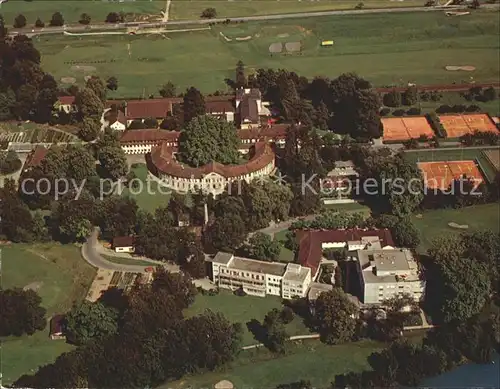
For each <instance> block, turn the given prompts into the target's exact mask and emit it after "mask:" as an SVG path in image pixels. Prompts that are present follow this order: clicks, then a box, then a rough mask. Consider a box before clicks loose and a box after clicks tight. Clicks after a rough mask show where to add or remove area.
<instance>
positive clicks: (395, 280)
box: [355, 248, 425, 304]
mask: <svg viewBox="0 0 500 389" xmlns="http://www.w3.org/2000/svg"><path fill="white" fill-rule="evenodd" d="M355 257H356V259H357V263H358V274H359V277H360V282H361V287H362V290H363V303H365V304H380V303H382V302H383V301H384V300H387V299H389V298H392V297H395V296H398V295H401V294H409V295H411V296H413V298H414V299H415V301H419V300H422V299H423V297H424V292H425V280H424V279H423V278H422V277H421V275H420V272H419V268H418V264H417V262H416V261H415V259H414V257H413V254H412V252H411V251H410V250H409V249H404V248H398V249H388V250H358V251H356V254H355Z"/></svg>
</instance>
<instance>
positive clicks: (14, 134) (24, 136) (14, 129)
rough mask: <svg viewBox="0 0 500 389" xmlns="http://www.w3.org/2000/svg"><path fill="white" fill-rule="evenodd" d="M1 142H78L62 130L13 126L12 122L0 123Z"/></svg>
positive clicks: (33, 125)
mask: <svg viewBox="0 0 500 389" xmlns="http://www.w3.org/2000/svg"><path fill="white" fill-rule="evenodd" d="M2 141H7V142H18V143H65V142H80V141H79V139H78V137H77V136H76V135H73V134H71V133H69V132H66V131H64V130H60V129H56V128H49V127H48V126H46V125H39V124H36V123H22V124H21V125H15V124H13V123H12V122H3V123H0V142H2Z"/></svg>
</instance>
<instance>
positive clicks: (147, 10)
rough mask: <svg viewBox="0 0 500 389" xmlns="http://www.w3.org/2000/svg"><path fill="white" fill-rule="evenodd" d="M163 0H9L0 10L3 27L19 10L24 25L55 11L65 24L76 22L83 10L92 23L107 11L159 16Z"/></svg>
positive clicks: (138, 16) (130, 16) (134, 16)
mask: <svg viewBox="0 0 500 389" xmlns="http://www.w3.org/2000/svg"><path fill="white" fill-rule="evenodd" d="M165 5H166V1H157V0H155V1H150V0H133V1H130V0H125V1H107V0H104V1H103V0H90V1H89V0H69V1H57V2H53V1H25V0H9V1H8V2H6V3H3V4H2V5H1V8H0V13H1V14H2V15H3V17H4V20H5V25H6V27H8V28H10V29H12V25H13V23H14V18H15V17H16V16H17V15H19V14H20V13H22V14H23V15H24V16H25V17H26V21H27V26H33V25H34V24H35V21H36V19H37V18H38V17H39V18H40V19H41V20H42V21H43V22H45V25H46V26H48V25H49V21H50V18H51V17H52V15H53V14H54V12H60V13H61V14H62V15H63V18H64V21H65V23H66V24H77V23H78V21H79V20H80V15H81V14H82V13H87V14H89V15H90V17H91V18H92V19H91V24H96V23H103V22H104V20H105V19H106V15H108V13H110V12H117V13H120V12H124V13H125V14H126V15H127V19H131V20H135V19H138V20H139V19H142V18H148V17H158V18H160V17H161V14H160V11H162V10H165Z"/></svg>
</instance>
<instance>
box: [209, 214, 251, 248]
mask: <svg viewBox="0 0 500 389" xmlns="http://www.w3.org/2000/svg"><path fill="white" fill-rule="evenodd" d="M247 232H248V231H247V227H246V225H245V222H244V221H243V220H242V219H241V217H239V216H238V215H227V216H224V217H218V218H217V219H215V222H214V223H213V224H212V225H210V226H209V227H208V229H207V231H206V233H205V235H204V239H205V243H206V244H207V245H209V246H211V247H213V248H215V249H217V250H222V251H228V252H233V251H234V250H236V249H237V248H238V247H240V246H241V245H242V244H243V241H244V240H245V236H246V234H247Z"/></svg>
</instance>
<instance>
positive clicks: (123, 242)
mask: <svg viewBox="0 0 500 389" xmlns="http://www.w3.org/2000/svg"><path fill="white" fill-rule="evenodd" d="M134 243H135V236H117V237H115V238H113V247H130V246H133V245H134Z"/></svg>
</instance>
